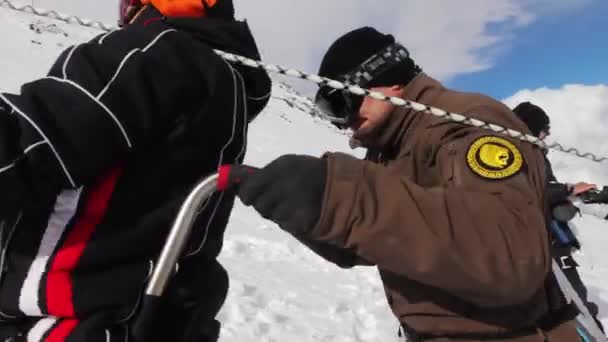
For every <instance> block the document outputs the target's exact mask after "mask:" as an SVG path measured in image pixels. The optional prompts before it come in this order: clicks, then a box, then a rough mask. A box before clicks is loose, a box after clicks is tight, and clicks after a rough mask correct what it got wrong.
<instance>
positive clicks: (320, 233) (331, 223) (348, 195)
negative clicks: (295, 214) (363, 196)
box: [310, 153, 363, 247]
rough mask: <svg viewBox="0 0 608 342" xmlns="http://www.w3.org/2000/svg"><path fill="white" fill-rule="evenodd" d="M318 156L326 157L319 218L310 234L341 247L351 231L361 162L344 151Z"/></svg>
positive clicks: (311, 236)
mask: <svg viewBox="0 0 608 342" xmlns="http://www.w3.org/2000/svg"><path fill="white" fill-rule="evenodd" d="M322 158H323V159H325V160H327V179H326V186H325V192H324V194H323V203H322V205H321V215H320V217H319V222H318V223H317V225H316V226H315V227H314V228H313V229H312V231H311V232H310V238H312V239H314V240H317V241H326V242H329V243H332V244H334V245H337V246H340V247H342V246H344V245H345V243H346V240H347V238H348V235H349V234H350V231H351V228H350V227H351V222H352V220H353V218H354V215H353V211H354V209H353V208H354V206H355V203H356V198H357V196H358V191H357V189H358V187H357V184H358V182H359V181H360V180H361V177H362V175H363V166H362V164H361V162H360V160H359V159H357V158H355V157H353V156H350V155H348V154H344V153H326V154H324V155H323V157H322ZM355 214H356V213H355Z"/></svg>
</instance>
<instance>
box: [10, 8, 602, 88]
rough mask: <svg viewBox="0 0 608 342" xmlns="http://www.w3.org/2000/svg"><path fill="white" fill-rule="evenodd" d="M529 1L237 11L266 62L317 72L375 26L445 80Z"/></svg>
mask: <svg viewBox="0 0 608 342" xmlns="http://www.w3.org/2000/svg"><path fill="white" fill-rule="evenodd" d="M19 1H20V2H22V3H23V2H26V3H29V2H31V1H33V2H34V4H35V5H36V6H40V7H45V8H49V9H50V8H53V9H57V10H59V11H61V12H64V13H69V14H75V15H79V16H84V17H87V18H91V19H94V20H102V21H104V22H108V23H111V24H113V23H115V22H116V18H117V7H118V6H117V3H118V0H110V1H108V0H103V1H93V0H87V1H82V0H19ZM530 1H531V0H463V1H453V0H427V1H418V0H382V1H381V2H379V1H378V0H351V1H346V0H331V1H327V0H307V1H299V0H298V1H296V0H291V1H285V0H264V1H251V0H234V2H235V6H236V10H237V16H239V17H241V18H246V19H247V20H248V22H249V24H250V25H251V27H252V30H253V33H254V35H255V36H256V39H257V41H258V43H259V45H260V47H261V50H262V52H263V54H264V57H265V60H267V61H269V62H272V63H275V64H283V65H287V66H291V67H295V68H300V69H303V70H305V71H310V72H316V71H317V69H318V65H319V62H320V60H321V57H322V55H323V53H324V51H325V50H326V49H327V47H328V46H329V45H330V44H331V42H333V41H334V40H335V39H336V38H337V37H339V36H340V35H342V34H344V33H345V32H347V31H349V30H352V29H355V28H357V27H360V26H363V25H370V26H375V27H377V28H378V29H380V30H381V31H383V32H386V33H392V34H394V35H395V36H396V37H397V38H398V40H400V41H401V42H402V43H403V44H404V45H406V46H407V47H408V48H409V49H410V50H411V52H412V54H413V56H414V58H415V59H416V61H417V62H418V63H419V64H420V65H421V66H422V67H423V69H425V71H427V72H429V73H430V74H431V75H433V76H434V77H436V78H438V79H440V80H442V81H448V80H449V79H450V78H451V77H453V76H455V75H458V74H463V73H469V72H475V71H481V70H484V69H487V68H489V67H491V66H492V65H493V63H494V58H495V56H496V54H497V53H499V52H501V51H503V50H504V49H505V48H506V47H508V45H509V41H510V40H511V39H513V30H515V29H517V28H520V27H522V26H524V25H526V24H528V23H529V22H531V21H532V20H533V19H534V18H535V15H534V13H533V11H530V10H528V9H526V8H524V7H523V5H524V4H526V3H527V2H530ZM543 1H544V0H543ZM561 1H567V2H571V1H574V0H561ZM585 1H591V0H585ZM537 7H538V6H537ZM490 31H492V32H490ZM290 81H291V83H294V81H293V80H290ZM295 83H296V84H297V85H298V88H299V89H302V88H308V89H312V88H311V87H312V86H311V85H310V84H307V85H306V86H305V87H302V85H303V84H302V83H299V82H295Z"/></svg>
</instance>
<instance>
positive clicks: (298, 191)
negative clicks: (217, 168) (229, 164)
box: [237, 155, 327, 236]
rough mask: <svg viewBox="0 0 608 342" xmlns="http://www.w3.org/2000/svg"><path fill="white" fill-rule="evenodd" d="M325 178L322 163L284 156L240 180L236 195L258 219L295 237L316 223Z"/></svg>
mask: <svg viewBox="0 0 608 342" xmlns="http://www.w3.org/2000/svg"><path fill="white" fill-rule="evenodd" d="M326 177H327V162H326V161H325V160H323V159H319V158H315V157H310V156H301V155H284V156H281V157H279V158H277V159H275V160H274V161H272V162H271V163H270V164H268V165H267V166H266V167H264V168H262V169H259V170H257V171H255V172H253V173H252V174H250V175H248V176H247V177H246V178H245V179H243V180H242V181H241V184H240V186H239V189H238V192H237V194H238V196H239V198H240V199H241V202H243V204H245V205H248V206H253V207H254V208H255V209H256V210H257V211H258V212H259V213H260V215H262V217H264V218H266V219H268V220H271V221H273V222H275V223H277V224H278V225H279V226H280V227H281V228H282V229H284V230H286V231H288V232H289V233H291V234H293V235H296V236H299V235H302V234H304V233H305V232H307V231H309V230H310V229H312V228H313V227H314V226H315V225H316V224H317V222H318V220H319V216H320V215H321V205H322V201H323V194H324V192H325V179H326Z"/></svg>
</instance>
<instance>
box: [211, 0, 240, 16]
mask: <svg viewBox="0 0 608 342" xmlns="http://www.w3.org/2000/svg"><path fill="white" fill-rule="evenodd" d="M203 6H205V1H203ZM205 12H206V13H207V16H208V17H209V18H220V19H228V20H231V19H234V3H232V0H218V1H217V2H216V3H215V5H214V6H213V7H211V8H205Z"/></svg>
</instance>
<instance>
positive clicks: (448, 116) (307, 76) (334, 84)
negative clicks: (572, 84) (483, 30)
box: [0, 0, 608, 162]
mask: <svg viewBox="0 0 608 342" xmlns="http://www.w3.org/2000/svg"><path fill="white" fill-rule="evenodd" d="M0 7H6V8H9V9H12V10H15V11H19V12H25V13H31V14H34V15H37V16H41V17H47V18H51V19H55V20H60V21H64V22H66V23H69V24H78V25H80V26H85V27H91V28H95V29H99V30H102V31H106V32H109V31H112V30H115V29H118V27H117V26H109V25H106V24H104V23H102V22H99V21H92V20H86V19H82V18H79V17H76V16H68V15H65V14H61V13H59V12H57V11H54V10H44V9H40V8H34V7H32V6H30V5H21V6H19V5H15V4H13V3H12V2H11V1H9V0H0ZM214 51H215V53H217V54H218V55H219V56H221V57H222V58H224V59H225V60H227V61H231V62H234V63H239V64H242V65H244V66H248V67H251V68H258V69H263V70H266V71H268V72H273V73H277V74H281V75H285V76H289V77H294V78H299V79H303V80H307V81H310V82H313V83H316V84H318V85H321V86H328V87H331V88H334V89H338V90H345V91H348V92H349V93H351V94H354V95H358V96H369V97H372V98H374V99H377V100H381V101H387V102H390V103H392V104H393V105H395V106H402V107H406V108H410V109H412V110H414V111H417V112H424V113H427V114H431V115H434V116H437V117H440V118H443V119H445V120H449V121H453V122H457V123H461V124H465V125H469V126H473V127H478V128H482V129H486V130H490V131H492V132H494V133H498V134H503V135H506V136H509V137H511V138H515V139H519V140H521V141H524V142H527V143H531V144H535V145H537V146H539V147H541V148H547V149H552V150H556V151H560V152H562V153H566V154H570V155H573V156H576V157H578V158H584V159H588V160H591V161H594V162H603V161H606V160H608V157H603V156H598V155H596V154H594V153H591V152H582V151H580V150H579V149H577V148H575V147H568V146H564V145H562V144H560V143H558V142H553V143H551V144H547V143H546V142H544V141H542V140H540V139H538V138H537V137H535V136H533V135H529V134H525V133H522V132H519V131H516V130H513V129H508V128H505V127H502V126H499V125H496V124H493V123H489V122H484V121H481V120H478V119H475V118H470V117H467V116H464V115H462V114H458V113H451V112H448V111H445V110H442V109H439V108H435V107H431V106H428V105H424V104H421V103H417V102H414V101H409V100H404V99H402V98H398V97H390V96H386V95H384V94H382V93H379V92H374V91H371V90H369V89H365V88H361V87H359V86H355V85H350V84H345V83H343V82H339V81H336V80H332V79H329V78H325V77H321V76H319V75H315V74H311V73H307V72H304V71H300V70H296V69H292V68H286V67H283V66H280V65H274V64H266V63H263V62H261V61H257V60H253V59H250V58H247V57H243V56H239V55H236V54H232V53H228V52H225V51H221V50H214Z"/></svg>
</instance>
